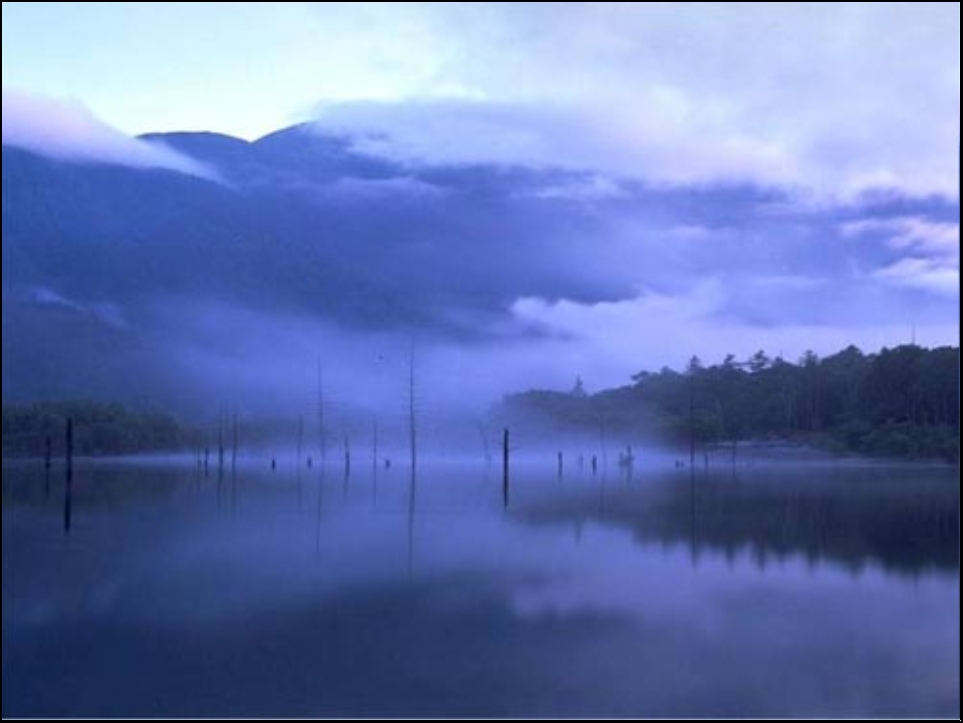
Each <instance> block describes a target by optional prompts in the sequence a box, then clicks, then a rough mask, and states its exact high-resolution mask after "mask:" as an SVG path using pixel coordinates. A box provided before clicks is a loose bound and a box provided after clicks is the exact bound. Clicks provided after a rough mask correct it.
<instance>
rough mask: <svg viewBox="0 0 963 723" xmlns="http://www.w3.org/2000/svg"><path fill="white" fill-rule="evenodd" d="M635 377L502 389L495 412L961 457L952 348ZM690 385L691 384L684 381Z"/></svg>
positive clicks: (761, 361)
mask: <svg viewBox="0 0 963 723" xmlns="http://www.w3.org/2000/svg"><path fill="white" fill-rule="evenodd" d="M632 381H633V383H632V384H631V385H629V386H625V387H620V388H617V389H609V390H603V391H600V392H598V393H596V394H592V395H586V396H585V397H579V396H577V395H573V394H571V393H563V392H552V391H544V390H537V391H534V390H533V391H529V392H523V393H520V394H512V395H509V396H507V397H506V398H505V400H504V402H503V404H502V406H501V412H502V413H503V414H504V415H506V416H508V417H515V418H520V417H525V418H527V419H534V420H537V421H539V422H541V423H545V424H548V425H549V426H553V427H556V428H568V429H578V428H584V429H585V430H586V431H588V430H591V429H595V428H596V427H597V425H598V423H599V419H604V420H605V422H606V426H607V428H608V429H611V430H619V431H621V432H624V433H633V434H640V435H653V436H657V437H659V438H661V439H664V440H666V441H669V442H677V443H682V442H684V441H686V440H687V439H688V435H689V428H690V416H689V415H690V408H689V405H690V395H691V400H692V404H693V413H692V426H693V427H694V429H695V434H696V438H697V439H698V440H699V442H700V443H702V444H713V443H724V442H731V441H734V440H744V439H760V440H761V439H769V440H773V439H787V440H789V439H792V440H798V441H808V442H814V443H819V444H822V445H828V446H830V447H831V448H834V449H837V450H839V451H852V452H858V453H863V454H870V455H881V456H900V457H941V458H946V459H950V460H953V461H958V460H959V430H960V404H959V399H960V351H959V348H958V347H939V348H935V349H924V348H922V347H919V346H916V345H905V346H898V347H895V348H893V349H887V348H883V349H882V350H881V351H879V352H878V353H876V354H864V353H863V352H861V351H860V350H859V349H857V348H856V347H855V346H849V347H847V348H845V349H843V350H842V351H840V352H838V353H836V354H832V355H830V356H827V357H824V358H822V359H820V358H819V357H818V356H817V355H816V354H815V353H814V352H812V351H807V352H806V353H805V354H803V356H802V357H801V358H800V359H799V361H798V363H796V364H793V363H791V362H788V361H786V360H784V359H782V358H779V357H777V358H775V359H770V358H769V357H768V356H767V355H766V354H765V352H764V351H762V350H760V351H758V352H756V353H755V354H753V355H752V356H751V357H750V358H749V359H747V360H746V361H744V362H739V361H737V360H736V359H735V357H733V356H732V355H731V354H730V355H727V356H726V358H725V360H724V361H722V362H721V363H719V364H717V365H712V366H706V365H705V364H703V363H702V362H701V361H700V360H699V358H698V357H695V356H693V357H692V358H691V359H690V361H689V363H688V364H687V366H686V369H685V371H684V372H677V371H674V370H672V369H668V368H663V369H662V370H661V371H658V372H649V371H641V372H639V373H638V374H635V375H633V377H632ZM690 385H691V388H690Z"/></svg>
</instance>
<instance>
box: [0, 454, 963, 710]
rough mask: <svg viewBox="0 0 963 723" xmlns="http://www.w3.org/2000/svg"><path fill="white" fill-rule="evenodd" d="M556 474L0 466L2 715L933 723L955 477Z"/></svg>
mask: <svg viewBox="0 0 963 723" xmlns="http://www.w3.org/2000/svg"><path fill="white" fill-rule="evenodd" d="M554 462H555V460H550V463H549V464H548V465H547V469H546V470H541V471H540V472H538V473H536V470H533V469H530V468H527V467H526V466H525V465H523V464H519V465H518V466H517V467H516V466H513V468H512V482H511V484H512V488H511V506H510V507H509V508H508V509H507V510H506V509H505V508H504V507H503V499H502V492H503V490H502V484H501V483H502V479H501V475H500V474H499V473H498V472H499V471H498V470H497V468H496V470H495V471H494V472H491V473H489V471H488V470H487V467H482V466H479V467H478V468H462V467H455V466H452V467H447V468H443V469H442V468H439V469H435V470H432V469H431V468H430V466H429V465H425V467H424V471H422V468H419V476H418V478H417V480H415V479H413V478H411V477H410V476H409V475H408V474H405V473H404V472H402V473H400V474H391V473H390V471H388V470H384V469H382V470H380V471H381V475H380V478H379V480H378V488H377V490H378V491H377V496H376V497H375V495H374V494H372V495H368V494H366V493H356V494H347V495H343V494H340V493H339V492H338V490H337V487H338V486H339V480H338V479H337V475H338V474H340V472H341V470H340V469H336V470H334V472H330V471H329V474H328V476H327V477H325V476H324V474H323V467H321V468H320V469H318V468H317V466H316V468H315V470H314V471H313V472H311V473H308V474H306V475H305V476H304V480H303V483H304V484H305V487H304V491H303V492H302V491H301V485H302V476H301V470H300V469H299V468H295V469H291V470H288V469H287V466H286V465H284V464H283V463H282V464H279V466H278V469H277V471H276V472H275V473H273V474H272V473H271V472H270V470H269V466H268V465H267V464H265V463H263V461H262V462H261V463H259V464H257V465H255V464H250V465H248V464H247V463H242V462H241V461H239V464H238V468H237V473H236V476H235V475H233V474H232V479H231V481H230V482H231V498H232V499H231V508H232V514H230V515H224V514H220V513H219V509H220V504H221V503H220V499H219V498H220V494H221V493H220V491H219V487H220V484H219V482H220V481H219V480H216V479H213V478H205V477H204V476H203V470H201V471H198V470H197V469H196V465H195V464H194V463H193V461H192V463H191V464H190V465H189V466H187V465H181V466H177V465H171V464H158V465H149V464H139V465H134V466H132V465H125V464H93V463H89V462H83V463H81V466H80V467H79V469H78V475H77V479H76V480H75V482H74V485H73V490H72V496H73V513H74V520H73V523H74V524H73V526H72V529H71V533H70V537H69V539H68V538H65V537H64V536H63V534H62V532H61V531H60V530H59V524H60V519H59V517H60V514H61V510H60V500H61V497H60V496H59V495H58V494H54V495H52V496H50V497H49V498H48V497H47V496H46V495H45V493H44V479H45V477H44V470H43V469H42V468H41V467H39V466H37V465H34V466H31V465H14V466H5V467H4V474H3V548H2V551H3V570H4V572H3V596H4V597H3V656H4V666H3V713H4V715H5V716H8V715H9V716H15V715H24V716H26V715H46V714H49V715H55V716H126V715H140V716H145V715H146V716H154V715H173V716H193V715H200V716H219V715H220V716H240V715H250V716H316V715H326V716H404V717H417V716H427V715H432V716H511V715H520V716H559V715H566V716H583V715H584V716H710V717H712V716H716V717H718V716H736V717H738V716H769V715H774V716H799V715H801V716H821V717H822V716H951V715H953V714H954V713H956V714H958V710H959V683H958V680H959V643H958V640H959V559H958V555H957V549H958V548H957V541H958V534H959V508H958V505H959V486H958V482H957V481H956V479H955V474H954V471H952V470H942V469H937V468H932V469H927V468H913V467H905V468H884V467H866V468H831V467H808V468H799V469H793V468H773V469H769V470H764V469H761V468H760V469H754V470H751V471H748V470H747V471H743V470H740V471H739V474H738V475H736V476H735V477H733V476H732V474H731V472H729V471H726V472H725V473H723V474H719V475H713V474H709V475H706V474H704V472H703V470H702V469H701V468H700V469H698V470H696V471H695V473H694V474H690V471H689V470H669V471H668V472H667V473H666V472H662V471H658V472H657V471H655V470H652V469H649V468H646V467H643V466H639V465H636V466H635V469H634V470H633V474H632V476H631V477H627V476H626V475H624V474H621V473H619V472H617V471H613V472H611V473H610V474H609V475H606V474H605V470H604V469H603V470H599V474H598V475H597V476H595V477H593V476H592V475H591V473H590V471H589V464H588V462H587V461H586V464H585V470H584V474H583V473H581V472H580V470H579V469H578V466H577V465H575V464H573V465H571V469H570V470H569V474H567V476H566V478H565V480H564V483H560V482H559V480H558V477H557V474H556V471H557V470H556V469H555V465H554V464H553V463H554ZM378 467H380V466H379V465H374V466H373V468H372V470H371V480H370V481H371V483H372V490H374V482H375V480H374V472H375V468H378ZM55 471H56V470H55ZM212 477H213V476H212ZM355 479H356V480H357V483H356V484H355V485H352V487H353V488H354V489H356V490H357V489H362V490H364V489H365V488H364V482H365V480H364V470H362V469H360V468H358V469H356V470H355ZM61 484H64V480H63V476H62V475H54V476H53V477H52V485H53V489H54V491H55V492H59V491H61V490H59V485H61ZM331 484H333V485H334V487H333V488H328V489H326V487H327V486H328V485H331ZM341 484H343V482H342V483H341ZM311 485H315V486H316V490H315V489H314V488H313V487H312V486H311ZM62 491H64V492H66V486H65V489H64V490H62ZM315 491H316V493H317V497H316V499H315V498H311V497H310V494H311V493H312V492H315ZM327 492H331V494H327ZM302 494H305V501H306V504H304V505H303V508H302V505H301V504H300V496H301V495H302ZM311 502H314V504H311ZM809 560H812V561H819V563H820V564H819V565H818V566H816V567H813V568H810V566H809V563H808V561H809ZM694 561H695V562H697V565H696V566H693V564H692V563H693V562H694ZM771 563H778V564H771ZM857 566H862V568H863V569H862V573H861V574H860V575H859V576H853V575H852V574H851V573H850V570H851V569H855V568H856V567H857ZM761 571H763V572H764V574H760V572H761ZM906 571H913V573H914V577H912V578H910V577H908V576H907V575H905V574H903V573H905V572H906ZM893 572H897V573H899V574H895V575H894V574H892V573H893ZM920 671H926V675H922V676H921V675H920Z"/></svg>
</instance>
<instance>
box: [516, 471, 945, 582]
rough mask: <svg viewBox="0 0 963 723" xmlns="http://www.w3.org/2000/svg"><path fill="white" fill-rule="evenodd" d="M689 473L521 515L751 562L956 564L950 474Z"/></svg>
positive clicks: (534, 507)
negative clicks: (746, 555)
mask: <svg viewBox="0 0 963 723" xmlns="http://www.w3.org/2000/svg"><path fill="white" fill-rule="evenodd" d="M765 474H766V473H764V472H762V471H756V472H754V473H753V474H752V475H751V476H749V477H743V478H739V479H732V478H729V477H727V476H720V477H713V476H711V475H710V476H709V477H703V476H698V475H697V476H696V477H695V479H694V481H693V482H692V484H690V483H689V479H688V476H685V477H683V476H681V475H679V476H674V477H670V478H663V479H659V480H643V482H642V484H641V485H639V486H633V487H620V488H616V489H609V490H608V491H607V492H606V504H605V507H604V508H600V506H599V504H598V501H597V499H596V497H595V495H593V494H591V493H589V492H588V491H587V490H586V491H584V494H580V493H579V494H575V495H570V496H566V497H555V498H544V499H541V500H539V501H537V502H530V503H529V504H528V505H527V506H526V509H524V510H521V511H520V515H521V517H522V518H524V519H528V520H529V521H532V522H547V523H552V522H566V523H569V524H570V523H571V522H572V520H573V518H578V519H579V520H582V521H585V520H587V519H593V520H595V521H598V522H601V523H603V524H611V525H618V526H623V527H628V528H631V529H632V530H633V533H634V534H635V535H636V537H637V538H638V539H639V540H642V541H647V542H649V541H660V542H662V543H666V544H668V543H673V542H684V543H686V544H689V545H690V546H692V548H693V552H694V553H696V552H697V551H698V548H699V547H703V546H704V547H707V548H714V549H717V550H720V551H723V552H724V553H725V554H726V555H727V556H732V555H734V554H735V552H736V551H737V550H739V549H746V548H748V549H750V550H751V551H752V553H753V556H754V557H755V558H756V560H757V561H759V562H760V563H762V562H763V561H764V560H765V558H766V557H767V556H773V557H777V558H779V557H783V556H786V555H790V554H801V555H805V556H806V557H808V558H810V559H811V560H819V559H823V558H828V559H832V560H836V561H839V562H843V563H845V564H847V565H849V566H851V567H859V566H861V565H863V564H866V563H870V562H876V563H878V564H880V565H882V566H883V567H886V568H889V569H895V570H904V571H912V572H916V571H919V570H922V569H925V568H942V569H950V570H952V569H959V531H960V516H959V486H958V484H957V483H956V482H955V481H954V480H953V474H952V472H948V471H944V470H926V469H903V470H900V471H898V472H896V473H894V474H893V475H891V476H887V475H886V474H885V473H884V472H883V471H881V470H879V469H873V468H862V469H850V470H839V469H829V468H826V469H818V468H817V469H810V470H808V471H806V472H804V473H803V472H797V473H795V474H788V475H787V474H784V473H782V472H780V473H779V476H778V477H770V478H768V479H767V478H765V477H764V475H765Z"/></svg>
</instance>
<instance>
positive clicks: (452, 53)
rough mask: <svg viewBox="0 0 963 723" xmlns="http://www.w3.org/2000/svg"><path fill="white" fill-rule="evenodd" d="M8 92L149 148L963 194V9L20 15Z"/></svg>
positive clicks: (299, 9) (97, 7)
mask: <svg viewBox="0 0 963 723" xmlns="http://www.w3.org/2000/svg"><path fill="white" fill-rule="evenodd" d="M3 86H4V88H5V89H12V90H19V91H28V92H31V93H41V94H45V95H49V96H53V97H55V98H60V99H70V100H74V101H80V102H82V103H83V104H84V105H85V106H86V107H87V108H88V109H89V111H90V112H91V113H92V114H94V115H95V116H97V117H98V118H100V119H101V120H103V121H105V122H106V123H108V124H110V125H112V126H114V127H116V128H119V129H120V130H122V131H125V132H128V133H142V132H147V131H164V130H214V131H220V132H224V133H230V134H235V135H239V136H241V137H245V138H254V137H257V136H259V135H262V134H265V133H268V132H270V131H273V130H276V129H278V128H280V127H283V126H286V125H290V124H292V123H294V122H298V121H301V120H305V119H309V118H314V117H317V116H320V117H321V120H322V122H324V123H330V124H334V125H335V126H339V127H340V126H341V125H343V124H344V123H350V124H352V126H353V127H355V128H358V127H363V128H364V129H365V130H372V131H376V132H384V131H385V130H386V129H387V130H388V131H390V134H391V135H397V136H398V141H399V143H398V145H399V147H400V148H401V149H402V150H405V151H409V152H411V151H413V152H422V151H425V150H426V149H427V150H428V151H429V152H432V153H436V154H437V153H442V152H447V151H449V150H451V149H455V150H456V152H457V154H458V158H459V159H464V158H468V159H470V160H475V159H476V158H478V157H481V158H482V159H483V160H484V159H485V158H484V157H485V156H487V155H494V157H495V159H496V160H505V159H507V160H522V161H528V160H534V161H544V160H546V159H551V160H557V159H559V157H560V156H562V157H563V159H564V161H565V162H568V163H569V164H571V165H578V166H583V167H584V166H588V167H597V168H600V169H603V170H615V171H618V172H626V171H632V170H638V169H640V168H641V169H644V171H643V172H642V173H643V175H645V174H646V173H647V174H648V176H649V177H651V178H653V179H655V180H661V181H669V182H686V183H687V182H696V183H698V182H701V181H716V180H724V181H727V180H735V181H743V180H748V181H751V182H763V183H775V184H780V185H789V186H797V185H802V186H810V187H812V188H813V189H815V190H816V191H817V192H823V191H829V192H832V193H841V194H851V193H853V192H858V191H861V190H865V189H866V188H870V187H874V186H880V185H884V186H898V187H900V188H902V189H904V190H905V191H907V192H909V193H912V194H915V195H921V194H922V195H926V194H929V193H934V192H935V193H941V194H945V195H955V196H958V191H957V190H956V189H957V181H956V177H957V169H956V148H957V147H958V143H959V96H960V93H959V89H960V7H959V4H958V3H929V4H926V3H922V4H920V3H915V4H910V3H905V4H902V3H870V4H864V3H842V4H837V3H833V4H809V3H807V4H791V3H790V4H787V3H775V4H768V5H767V4H755V3H753V4H745V5H742V4H726V3H722V4H712V5H711V6H707V5H699V4H673V3H642V4H623V3H584V4H579V3H561V4H554V3H536V4H524V3H523V4H501V3H493V4H463V5H462V4H445V3H440V4H439V3H431V4H417V3H413V4H409V3H362V4H357V5H342V4H330V3H6V2H5V3H3ZM372 101H374V102H375V103H372ZM345 103H348V105H344V104H345ZM359 104H360V105H359ZM456 117H457V118H456ZM428 123H430V124H431V126H432V127H431V128H430V129H428V130H426V129H425V126H426V124H428ZM439 126H443V127H439Z"/></svg>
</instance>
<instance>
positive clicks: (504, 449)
mask: <svg viewBox="0 0 963 723" xmlns="http://www.w3.org/2000/svg"><path fill="white" fill-rule="evenodd" d="M502 502H503V503H504V505H505V507H508V429H505V430H504V431H503V432H502Z"/></svg>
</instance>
